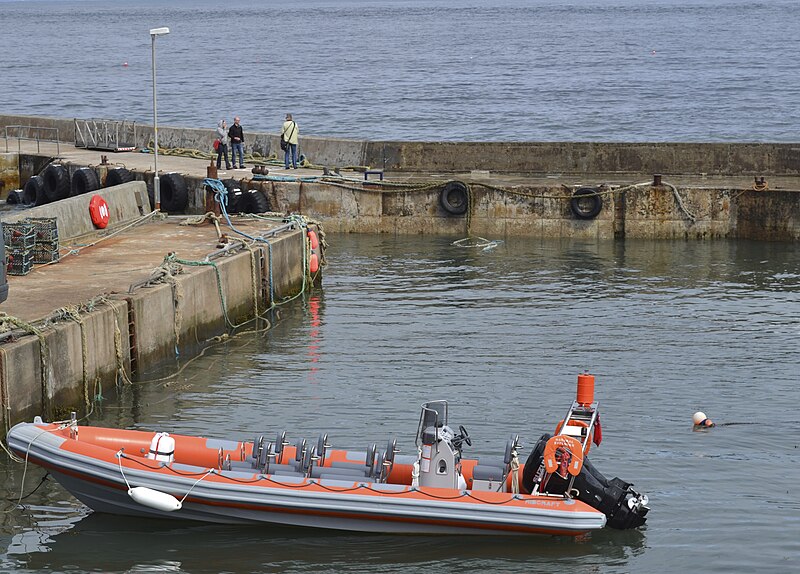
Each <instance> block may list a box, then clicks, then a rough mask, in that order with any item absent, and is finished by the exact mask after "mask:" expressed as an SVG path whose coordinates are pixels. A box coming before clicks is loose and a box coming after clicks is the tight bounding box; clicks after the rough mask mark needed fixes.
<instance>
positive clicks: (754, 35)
mask: <svg viewBox="0 0 800 574" xmlns="http://www.w3.org/2000/svg"><path fill="white" fill-rule="evenodd" d="M798 22H800V3H798V2H797V1H796V0H768V1H766V0H765V1H760V2H759V1H751V0H567V1H565V0H495V1H489V0H297V1H294V2H285V1H283V2H279V1H277V0H245V1H241V0H229V1H225V2H217V1H211V0H169V1H163V0H136V1H132V0H105V1H103V2H97V1H85V2H80V1H74V0H71V1H68V0H65V1H58V2H56V1H46V2H41V1H35V0H32V1H27V2H8V1H7V0H0V30H2V34H0V54H2V55H1V56H0V77H2V90H3V103H2V108H1V109H0V112H6V113H20V114H37V115H46V116H56V117H67V118H71V117H78V118H89V117H110V118H115V119H121V118H124V119H129V120H137V121H145V122H151V121H152V96H151V80H150V77H151V76H150V75H151V63H150V58H151V44H150V36H149V33H148V31H149V29H150V28H154V27H160V26H168V27H169V28H170V30H171V33H170V35H169V36H167V37H163V38H160V39H159V40H158V42H157V55H158V72H159V76H158V87H159V121H160V122H161V123H162V124H165V125H179V126H189V127H204V126H207V127H213V126H215V125H216V121H217V119H219V118H220V117H226V118H228V120H230V119H231V118H232V117H233V115H235V114H238V115H240V116H241V117H242V123H243V125H244V126H245V129H246V130H248V129H249V130H254V131H273V132H274V131H276V130H277V129H278V127H279V126H280V123H281V122H282V120H283V116H284V114H285V113H286V112H293V113H294V114H295V118H296V119H297V120H298V123H299V125H300V127H301V129H302V133H304V134H306V135H308V134H314V135H321V136H322V135H326V136H340V137H353V138H366V139H403V140H479V141H480V140H501V141H510V140H516V141H519V140H524V141H731V140H733V141H775V142H786V141H798V136H797V123H796V122H795V121H793V118H795V117H796V108H797V102H798V100H799V99H800V59H798V58H797V54H798V53H800V26H798ZM125 64H127V65H125Z"/></svg>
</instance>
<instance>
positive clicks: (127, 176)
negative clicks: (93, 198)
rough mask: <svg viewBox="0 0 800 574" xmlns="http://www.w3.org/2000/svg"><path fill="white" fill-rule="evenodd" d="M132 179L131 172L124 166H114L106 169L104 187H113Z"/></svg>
mask: <svg viewBox="0 0 800 574" xmlns="http://www.w3.org/2000/svg"><path fill="white" fill-rule="evenodd" d="M131 181H133V174H132V173H131V172H130V171H128V170H127V169H125V168H124V167H115V168H114V169H110V170H108V174H107V175H106V184H105V187H114V186H115V185H122V184H123V183H129V182H131Z"/></svg>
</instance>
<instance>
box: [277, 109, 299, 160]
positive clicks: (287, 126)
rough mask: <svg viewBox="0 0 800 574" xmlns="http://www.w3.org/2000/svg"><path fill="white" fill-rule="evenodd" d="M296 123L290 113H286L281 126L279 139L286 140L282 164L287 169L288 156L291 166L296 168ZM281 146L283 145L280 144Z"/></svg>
mask: <svg viewBox="0 0 800 574" xmlns="http://www.w3.org/2000/svg"><path fill="white" fill-rule="evenodd" d="M298 132H299V130H298V129H297V124H296V123H295V121H294V120H293V119H292V114H286V121H285V122H283V127H282V128H281V140H283V141H285V142H286V148H285V151H284V154H283V164H284V167H285V169H289V157H291V158H292V167H293V168H294V169H297V134H298ZM281 147H283V146H281Z"/></svg>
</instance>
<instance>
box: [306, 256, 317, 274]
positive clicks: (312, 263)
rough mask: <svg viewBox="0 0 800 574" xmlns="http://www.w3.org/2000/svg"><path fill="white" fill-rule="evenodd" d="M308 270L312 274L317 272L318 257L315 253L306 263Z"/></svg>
mask: <svg viewBox="0 0 800 574" xmlns="http://www.w3.org/2000/svg"><path fill="white" fill-rule="evenodd" d="M308 270H309V271H311V272H312V273H316V272H317V271H319V257H317V254H316V253H312V254H311V259H309V261H308Z"/></svg>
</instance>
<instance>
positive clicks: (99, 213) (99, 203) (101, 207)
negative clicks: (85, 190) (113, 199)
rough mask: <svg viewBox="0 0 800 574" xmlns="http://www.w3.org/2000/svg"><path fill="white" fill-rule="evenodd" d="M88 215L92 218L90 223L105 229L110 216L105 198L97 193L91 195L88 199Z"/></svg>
mask: <svg viewBox="0 0 800 574" xmlns="http://www.w3.org/2000/svg"><path fill="white" fill-rule="evenodd" d="M89 216H90V217H91V218H92V223H93V224H94V226H95V227H97V228H98V229H105V228H106V226H107V225H108V220H109V218H110V217H111V211H110V210H109V208H108V203H106V200H105V199H103V198H102V197H100V196H99V195H94V196H92V199H91V200H90V201H89Z"/></svg>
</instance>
